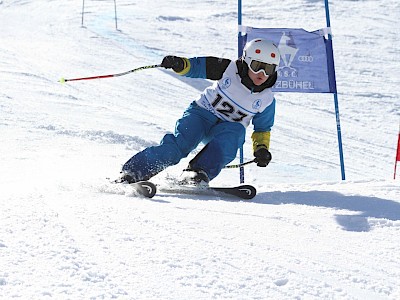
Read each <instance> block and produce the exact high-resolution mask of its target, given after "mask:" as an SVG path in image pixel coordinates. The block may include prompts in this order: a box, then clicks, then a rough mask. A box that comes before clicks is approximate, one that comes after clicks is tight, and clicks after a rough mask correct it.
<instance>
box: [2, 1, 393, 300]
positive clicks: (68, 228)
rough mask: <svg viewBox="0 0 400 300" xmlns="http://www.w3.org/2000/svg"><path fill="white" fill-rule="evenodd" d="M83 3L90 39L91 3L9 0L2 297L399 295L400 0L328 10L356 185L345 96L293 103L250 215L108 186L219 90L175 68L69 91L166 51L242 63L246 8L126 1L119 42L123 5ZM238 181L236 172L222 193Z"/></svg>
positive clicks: (214, 203) (297, 11)
mask: <svg viewBox="0 0 400 300" xmlns="http://www.w3.org/2000/svg"><path fill="white" fill-rule="evenodd" d="M86 5H87V7H86V9H87V10H86V14H85V26H84V27H80V22H81V15H80V10H81V6H80V4H79V3H78V4H77V3H73V2H70V1H67V2H60V1H46V2H40V3H36V2H34V1H30V0H24V1H16V0H14V1H12V0H10V1H0V24H1V26H0V28H1V29H0V40H1V41H2V42H1V43H2V47H1V49H0V85H1V89H0V111H1V115H2V118H1V120H0V132H1V137H2V143H1V144H0V153H2V155H1V156H0V166H1V171H2V172H0V184H1V185H0V192H1V193H0V194H1V198H0V206H1V213H0V298H2V299H3V298H4V299H13V298H21V299H51V298H54V299H113V298H118V299H363V300H364V299H373V300H375V299H390V300H394V299H400V289H399V286H400V282H399V278H400V254H399V253H400V244H399V235H400V188H399V184H398V181H393V180H392V179H391V178H392V174H393V162H394V158H395V147H396V142H397V140H396V138H397V130H398V122H399V116H400V107H399V101H398V99H399V92H398V90H397V89H396V87H397V86H399V84H400V79H399V77H398V76H396V75H395V71H394V70H396V69H399V67H400V63H399V62H400V59H399V55H400V50H399V49H400V44H399V41H398V28H399V21H398V19H399V18H398V17H399V13H398V12H399V11H400V4H399V3H398V1H394V0H389V1H384V2H377V1H372V0H369V1H331V18H332V29H333V34H334V44H333V47H334V54H335V63H336V73H337V74H336V75H337V81H338V90H339V104H340V112H341V115H340V116H341V122H342V124H341V125H342V134H343V143H344V154H345V165H346V174H347V181H344V182H342V181H340V169H339V163H338V153H337V140H336V138H337V137H336V132H335V130H336V128H335V127H336V123H335V115H334V108H333V100H332V99H331V95H305V94H283V93H280V94H277V99H278V106H277V116H276V125H275V127H274V129H273V132H272V142H271V147H272V150H271V151H272V154H273V158H274V159H273V162H272V163H271V164H270V165H269V166H268V168H265V169H264V168H256V167H255V166H249V167H248V168H246V169H245V170H246V183H248V184H253V185H255V186H256V187H257V190H258V195H257V196H256V197H255V198H254V199H253V200H252V201H250V202H248V201H237V200H233V199H230V198H229V197H209V196H200V195H198V196H190V195H171V194H167V193H162V192H160V193H158V194H157V195H156V196H155V197H154V198H152V199H143V198H141V197H140V196H138V195H137V194H136V193H135V192H134V191H132V190H131V189H130V188H129V187H127V186H120V185H113V184H110V183H109V182H108V181H107V180H106V178H107V177H110V178H114V177H113V176H115V177H116V176H118V172H119V170H120V168H121V164H122V163H124V162H125V161H126V160H127V159H128V158H129V157H130V156H131V155H132V154H133V153H136V152H137V151H139V150H141V149H143V148H144V147H148V146H151V145H155V144H156V143H158V141H159V140H160V139H161V138H162V136H163V135H164V133H165V132H169V131H171V130H173V126H174V123H175V120H176V119H177V118H179V117H180V116H181V114H182V112H183V110H184V109H185V108H186V107H187V105H188V104H189V103H190V102H191V101H192V100H194V99H196V97H197V95H198V94H199V92H201V91H202V90H203V89H204V87H205V86H207V85H208V84H210V82H208V81H205V80H193V79H186V78H180V77H177V76H176V75H173V74H171V72H168V71H165V70H162V69H154V70H145V71H141V72H138V73H135V74H130V75H128V76H123V77H119V78H112V79H104V80H93V81H84V82H74V83H69V84H64V85H61V84H59V83H58V82H57V80H59V79H60V78H61V77H63V76H65V77H66V78H71V77H84V76H93V75H96V74H109V73H117V72H122V71H126V70H129V69H133V68H135V67H138V66H142V65H147V64H154V63H158V62H160V61H161V59H162V57H163V56H164V55H167V54H176V55H184V56H196V55H199V56H200V55H215V56H224V57H228V58H235V57H236V55H237V53H236V51H237V50H236V36H237V32H236V30H237V26H236V23H237V20H236V17H237V16H236V10H237V7H236V5H237V3H235V2H229V3H225V2H218V1H203V2H199V1H187V2H179V1H166V2H163V3H148V2H137V1H118V2H117V8H118V24H119V28H120V30H119V31H116V30H114V26H115V24H114V19H113V17H114V7H113V4H112V1H86ZM243 5H244V9H243V20H244V23H245V25H251V26H254V27H268V26H269V27H303V28H305V29H309V30H315V29H318V28H322V27H324V26H325V21H324V17H325V16H324V12H323V2H322V1H315V0H308V1H306V0H296V1H292V2H290V3H289V2H284V3H281V2H280V3H270V2H268V3H267V2H266V1H261V2H249V3H243ZM266 7H268V9H266ZM270 25H271V26H270ZM250 127H251V126H250ZM250 134H251V130H248V136H247V143H246V145H245V147H244V150H245V160H250V159H252V155H251V145H250V143H249V142H248V141H249V140H250ZM187 162H188V160H187V159H186V160H183V161H182V162H181V163H180V164H178V165H177V166H175V167H172V168H170V169H168V171H166V172H165V173H162V174H160V175H158V176H156V177H155V178H154V182H156V183H160V184H162V183H163V182H164V180H165V178H166V177H170V176H172V177H174V176H179V174H180V172H181V170H182V168H184V167H185V165H186V164H187ZM228 183H229V184H232V185H236V184H238V174H237V172H236V171H235V170H224V171H223V172H222V173H221V175H220V176H219V177H218V178H217V179H216V180H215V185H222V184H225V185H226V184H228Z"/></svg>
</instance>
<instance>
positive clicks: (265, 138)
mask: <svg viewBox="0 0 400 300" xmlns="http://www.w3.org/2000/svg"><path fill="white" fill-rule="evenodd" d="M270 138H271V132H269V131H262V132H255V131H254V132H253V134H252V135H251V139H252V141H253V152H255V151H256V149H257V147H258V146H261V145H264V146H265V147H267V149H268V150H269V141H270Z"/></svg>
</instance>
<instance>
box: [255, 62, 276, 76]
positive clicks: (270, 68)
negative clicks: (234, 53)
mask: <svg viewBox="0 0 400 300" xmlns="http://www.w3.org/2000/svg"><path fill="white" fill-rule="evenodd" d="M249 67H250V69H251V70H252V71H253V72H254V73H256V74H257V73H260V72H264V74H265V76H269V75H272V74H274V73H275V71H276V67H277V65H274V64H267V63H264V62H261V61H257V60H252V61H251V62H250V65H249Z"/></svg>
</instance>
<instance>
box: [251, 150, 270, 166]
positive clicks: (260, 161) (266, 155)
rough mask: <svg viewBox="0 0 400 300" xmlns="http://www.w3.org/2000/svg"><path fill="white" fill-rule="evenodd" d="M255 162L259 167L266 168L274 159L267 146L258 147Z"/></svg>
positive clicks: (255, 152)
mask: <svg viewBox="0 0 400 300" xmlns="http://www.w3.org/2000/svg"><path fill="white" fill-rule="evenodd" d="M254 157H255V159H254V162H255V163H256V164H257V166H258V167H266V166H268V164H269V162H270V161H271V159H272V155H271V152H269V151H268V149H267V147H266V146H265V145H259V146H257V149H256V151H254Z"/></svg>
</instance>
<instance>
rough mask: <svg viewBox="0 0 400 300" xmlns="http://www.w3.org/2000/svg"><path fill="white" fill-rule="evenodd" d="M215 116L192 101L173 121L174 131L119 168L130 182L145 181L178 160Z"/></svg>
mask: <svg viewBox="0 0 400 300" xmlns="http://www.w3.org/2000/svg"><path fill="white" fill-rule="evenodd" d="M213 123H215V117H214V116H213V115H212V114H211V113H209V112H207V111H206V110H204V109H201V108H199V107H198V106H197V104H192V105H190V106H189V108H188V109H187V110H186V111H185V113H184V115H183V117H182V118H181V119H179V120H178V121H177V123H176V127H175V132H174V134H166V135H165V136H164V138H163V139H162V141H161V143H160V145H158V146H153V147H149V148H146V149H144V150H143V151H141V152H139V153H137V154H136V155H134V156H133V157H131V158H130V159H129V160H128V161H127V162H126V163H125V164H124V166H123V167H122V171H123V172H124V173H126V174H129V175H130V176H132V177H133V180H134V181H139V180H148V179H150V178H151V177H153V176H155V175H156V174H158V173H159V172H161V171H163V170H164V169H166V168H167V167H169V166H171V165H175V164H177V163H179V161H180V160H181V159H182V158H184V157H186V156H187V155H188V154H189V153H190V152H191V151H192V150H193V149H195V148H196V147H197V145H198V144H199V143H200V142H201V140H202V139H203V138H204V136H205V134H206V132H208V131H209V129H210V127H211V126H212V125H213Z"/></svg>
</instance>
